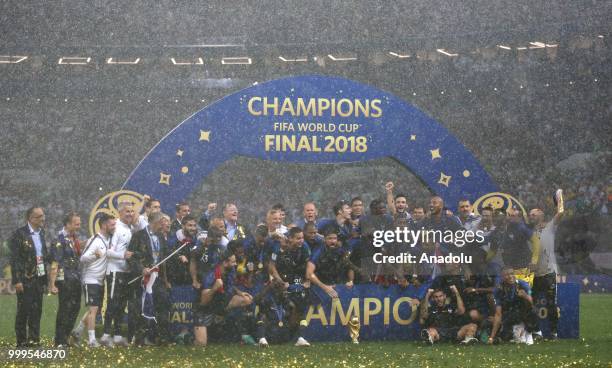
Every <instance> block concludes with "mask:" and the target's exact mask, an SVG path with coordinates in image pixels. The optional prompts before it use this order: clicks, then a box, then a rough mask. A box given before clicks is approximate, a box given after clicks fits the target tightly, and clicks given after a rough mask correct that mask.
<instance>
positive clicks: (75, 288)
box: [49, 212, 81, 346]
mask: <svg viewBox="0 0 612 368" xmlns="http://www.w3.org/2000/svg"><path fill="white" fill-rule="evenodd" d="M63 222H64V227H63V228H62V230H61V231H60V233H59V236H58V239H57V243H56V244H55V246H51V247H50V249H49V253H50V255H51V273H50V274H49V278H50V281H49V284H50V287H49V289H50V291H51V293H52V294H55V293H58V291H59V293H58V304H59V306H58V309H57V317H56V319H55V342H54V343H55V346H66V345H68V337H69V336H70V332H71V331H72V328H73V327H74V323H75V322H76V320H77V317H78V315H79V310H80V308H81V275H80V274H79V258H80V257H81V242H80V241H79V235H78V231H79V229H80V228H81V217H80V216H79V215H78V214H77V213H76V212H69V213H68V214H67V215H66V216H65V217H64V221H63Z"/></svg>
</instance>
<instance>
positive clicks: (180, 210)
mask: <svg viewBox="0 0 612 368" xmlns="http://www.w3.org/2000/svg"><path fill="white" fill-rule="evenodd" d="M175 208H176V217H175V219H174V221H172V224H171V225H170V235H171V237H174V236H176V232H177V231H179V230H180V229H181V228H182V227H183V217H185V216H187V215H189V214H190V213H191V207H189V203H187V202H181V203H178V204H177V205H176V207H175Z"/></svg>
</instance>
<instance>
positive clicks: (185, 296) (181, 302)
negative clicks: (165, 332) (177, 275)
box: [169, 285, 196, 333]
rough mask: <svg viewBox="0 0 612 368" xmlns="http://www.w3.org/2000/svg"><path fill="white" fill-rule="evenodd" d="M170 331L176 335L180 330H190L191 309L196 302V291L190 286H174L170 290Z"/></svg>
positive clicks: (191, 323)
mask: <svg viewBox="0 0 612 368" xmlns="http://www.w3.org/2000/svg"><path fill="white" fill-rule="evenodd" d="M169 294H170V319H169V321H170V329H171V332H172V333H178V332H180V331H181V330H182V329H185V328H187V329H189V330H191V329H192V327H193V326H192V325H193V314H192V307H193V305H194V302H195V300H196V290H195V289H194V288H193V287H192V286H191V285H189V286H174V287H172V288H171V289H170V293H169Z"/></svg>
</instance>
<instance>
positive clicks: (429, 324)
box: [420, 285, 478, 345]
mask: <svg viewBox="0 0 612 368" xmlns="http://www.w3.org/2000/svg"><path fill="white" fill-rule="evenodd" d="M450 290H451V292H452V293H453V294H454V295H455V298H456V300H457V304H456V305H455V304H451V303H449V302H447V297H446V293H444V291H442V290H440V289H436V290H433V289H429V290H427V295H425V302H424V303H421V316H420V322H421V326H424V327H425V329H424V330H423V331H422V332H421V337H422V338H423V339H424V340H425V341H426V342H428V343H430V344H432V345H433V344H434V343H435V342H437V341H441V342H443V341H460V342H461V343H462V344H470V343H473V342H477V341H478V340H477V339H476V338H475V337H474V335H475V334H476V329H477V326H476V324H475V323H468V324H465V325H461V317H462V316H463V314H464V313H465V307H464V306H463V300H461V295H460V294H459V290H457V287H456V286H455V285H451V286H450ZM430 299H431V301H432V303H431V304H432V305H431V307H430V306H429V304H430V303H429V301H430Z"/></svg>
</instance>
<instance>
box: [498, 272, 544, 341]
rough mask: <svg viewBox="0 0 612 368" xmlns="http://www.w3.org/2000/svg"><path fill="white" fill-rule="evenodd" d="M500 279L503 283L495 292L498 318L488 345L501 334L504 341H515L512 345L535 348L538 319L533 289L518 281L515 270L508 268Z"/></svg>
mask: <svg viewBox="0 0 612 368" xmlns="http://www.w3.org/2000/svg"><path fill="white" fill-rule="evenodd" d="M501 277H502V282H501V284H500V285H499V287H497V288H495V290H494V291H493V295H494V298H495V317H494V319H493V329H492V331H491V336H490V337H489V340H488V343H490V344H492V343H493V342H494V341H495V337H496V336H497V333H498V332H499V333H500V335H501V338H502V339H504V340H509V339H510V338H512V341H513V342H517V343H525V344H527V345H532V344H533V336H532V332H535V331H537V325H538V316H537V314H536V312H535V309H534V307H533V299H532V298H531V295H530V294H531V288H530V287H529V284H528V283H527V282H525V281H523V280H517V278H516V276H515V274H514V269H513V268H512V267H505V268H504V269H503V270H502V273H501ZM500 328H501V330H500Z"/></svg>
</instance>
